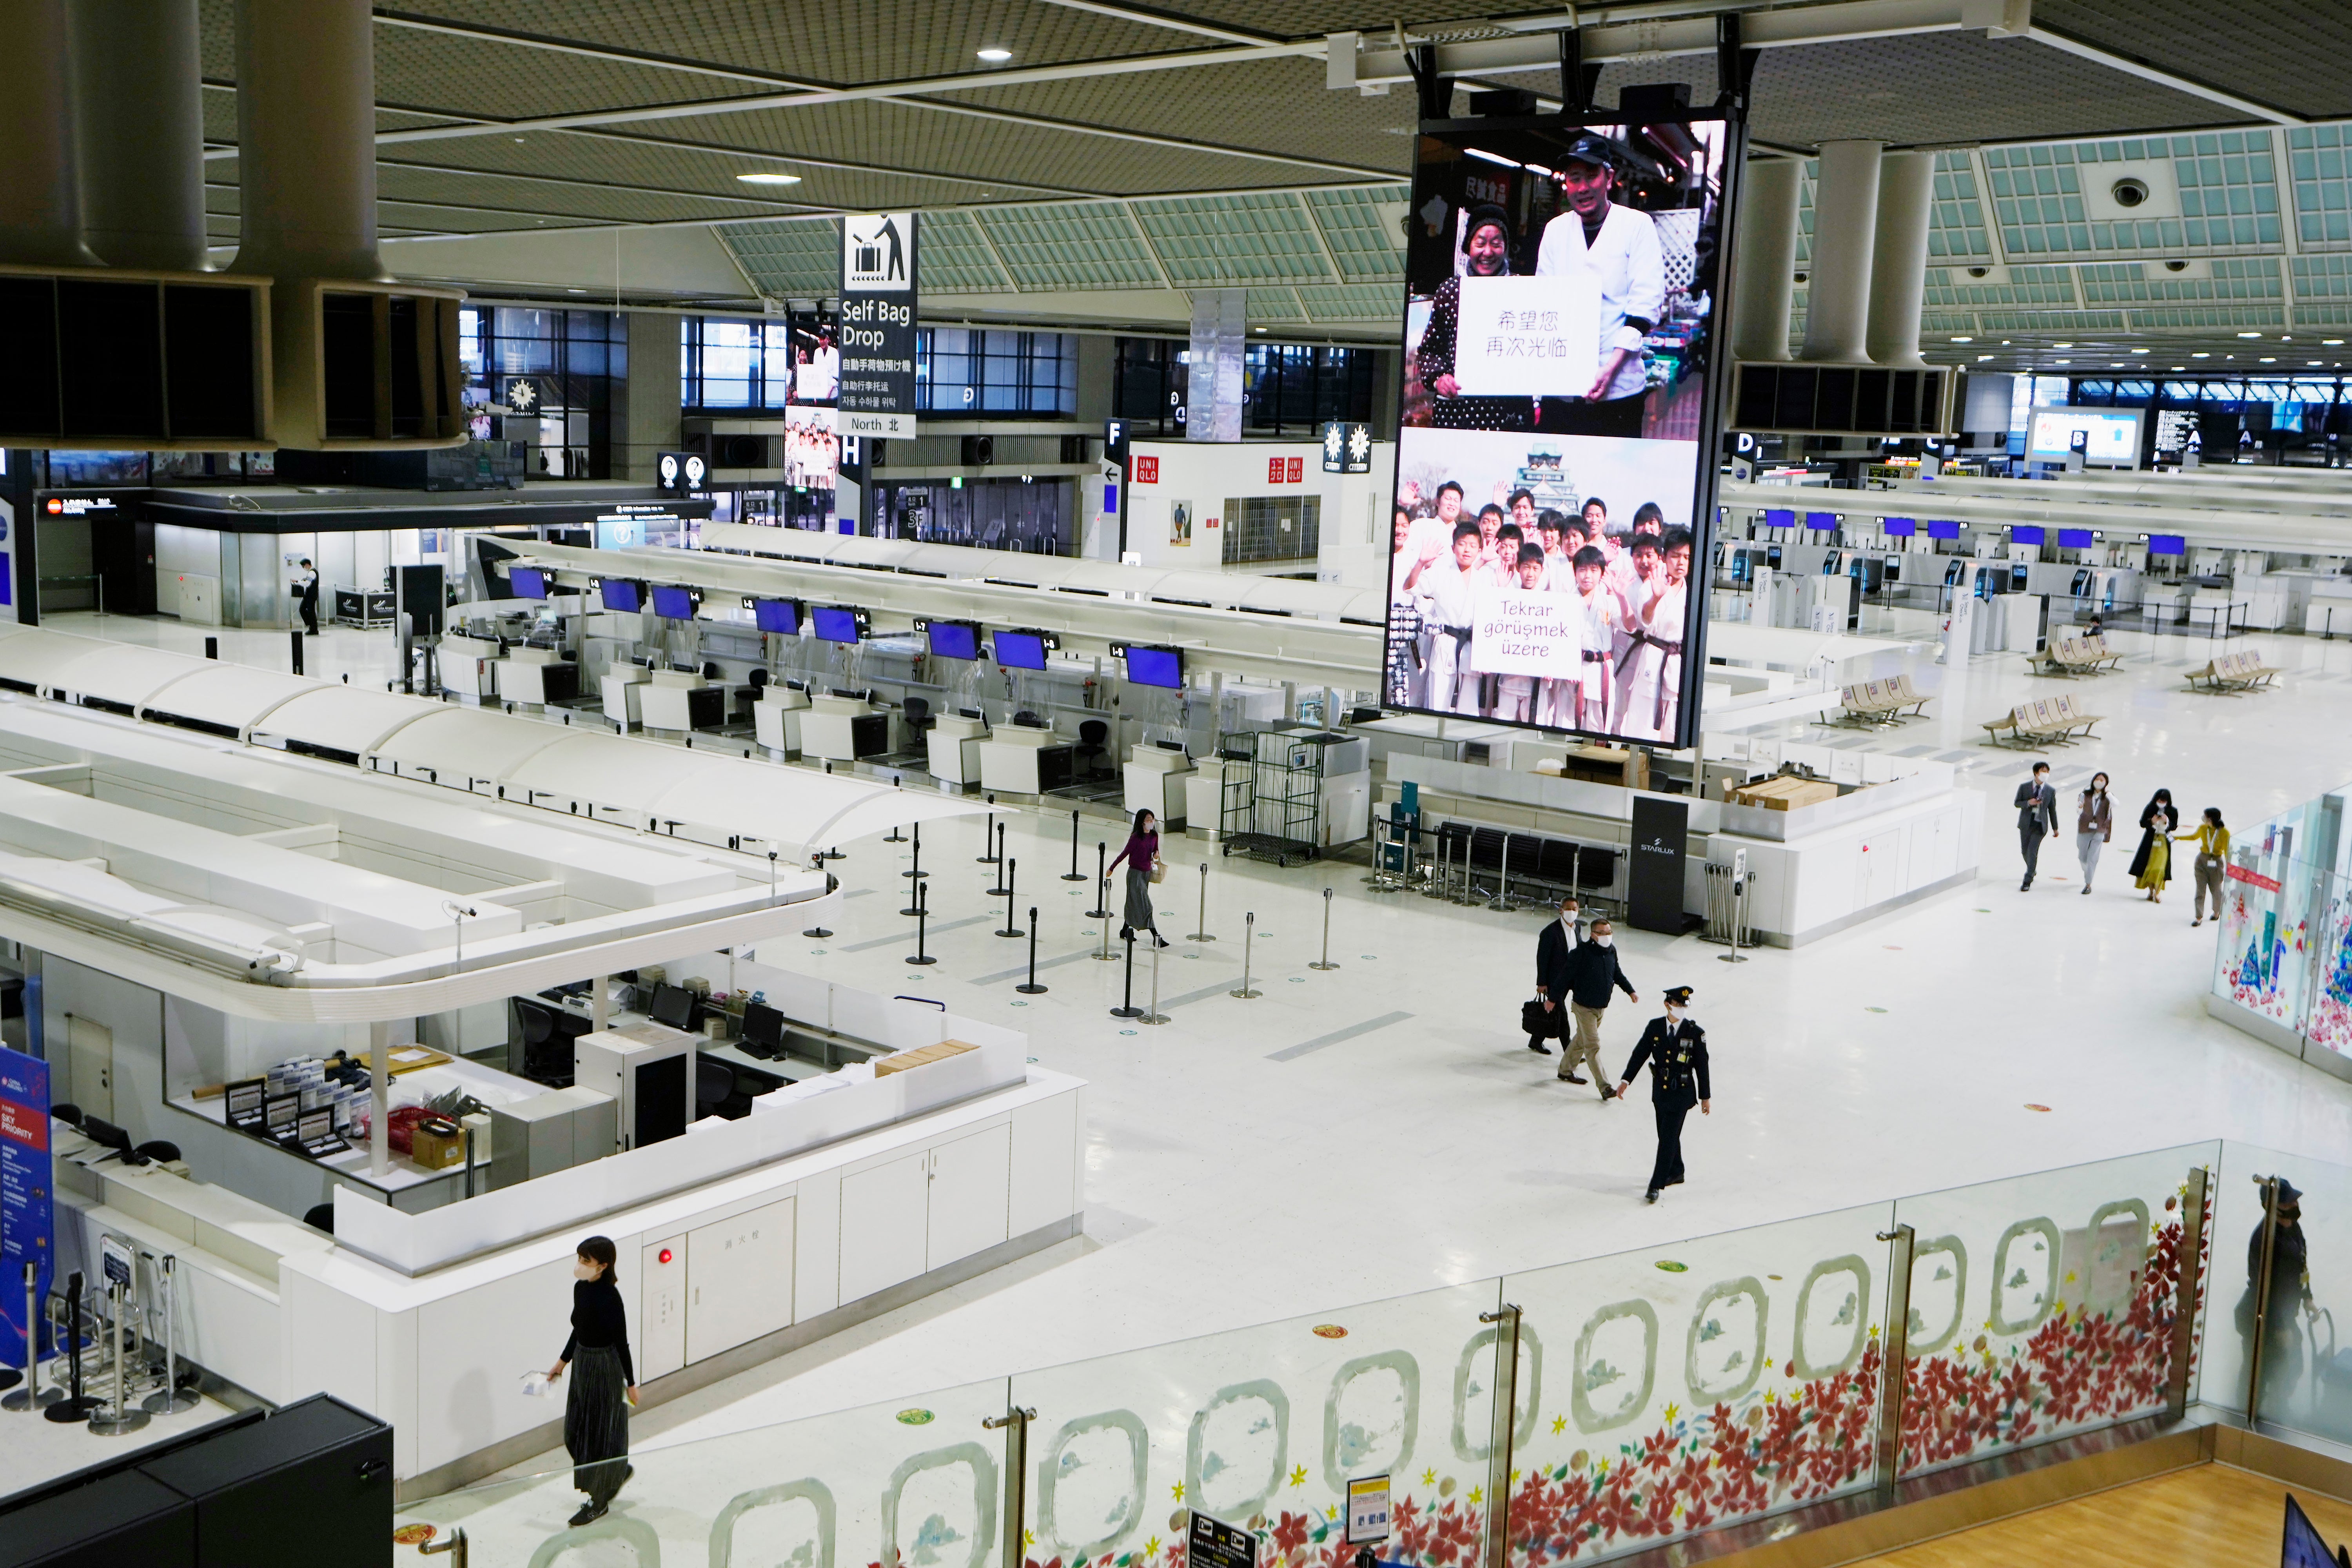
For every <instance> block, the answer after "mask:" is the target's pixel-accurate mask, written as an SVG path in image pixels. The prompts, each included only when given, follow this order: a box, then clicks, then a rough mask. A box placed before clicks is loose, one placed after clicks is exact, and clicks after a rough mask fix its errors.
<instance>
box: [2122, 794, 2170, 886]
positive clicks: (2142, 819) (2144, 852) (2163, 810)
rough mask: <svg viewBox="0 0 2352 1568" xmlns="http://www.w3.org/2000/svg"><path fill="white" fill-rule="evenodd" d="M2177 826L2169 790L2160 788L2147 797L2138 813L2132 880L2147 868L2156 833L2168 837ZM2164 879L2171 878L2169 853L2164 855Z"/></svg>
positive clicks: (2136, 878)
mask: <svg viewBox="0 0 2352 1568" xmlns="http://www.w3.org/2000/svg"><path fill="white" fill-rule="evenodd" d="M2179 826H2180V813H2179V810H2178V809H2177V808H2176V807H2175V806H2174V805H2173V804H2172V792H2171V791H2170V790H2168V789H2160V790H2158V791H2157V792H2156V794H2155V795H2151V796H2149V797H2148V803H2147V807H2146V809H2144V810H2143V811H2141V813H2140V814H2139V847H2138V848H2137V850H2135V851H2133V853H2132V863H2131V874H2132V880H2133V881H2135V882H2137V881H2138V880H2139V877H2140V873H2141V872H2143V871H2145V870H2147V857H2148V853H2149V851H2150V850H2151V849H2152V848H2153V847H2154V846H2155V844H2156V837H2157V835H2158V834H2159V833H2161V834H2163V835H2165V836H2166V837H2170V836H2171V833H2172V830H2173V829H2174V828H2176V827H2179ZM2168 847H2169V846H2168ZM2164 879H2165V880H2166V881H2168V882H2169V881H2171V880H2172V858H2171V857H2170V856H2169V855H2167V856H2166V857H2165V863H2164Z"/></svg>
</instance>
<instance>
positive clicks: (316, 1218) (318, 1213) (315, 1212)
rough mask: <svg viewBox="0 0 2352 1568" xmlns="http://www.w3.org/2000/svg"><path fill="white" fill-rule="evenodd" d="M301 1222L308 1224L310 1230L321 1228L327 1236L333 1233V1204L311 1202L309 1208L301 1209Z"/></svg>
mask: <svg viewBox="0 0 2352 1568" xmlns="http://www.w3.org/2000/svg"><path fill="white" fill-rule="evenodd" d="M302 1223H303V1224H304V1225H307V1226H310V1228H311V1229H312V1230H323V1231H325V1232H326V1233H327V1234H328V1235H329V1236H332V1235H334V1234H335V1205H332V1204H312V1205H310V1207H309V1208H307V1209H305V1210H303V1211H302Z"/></svg>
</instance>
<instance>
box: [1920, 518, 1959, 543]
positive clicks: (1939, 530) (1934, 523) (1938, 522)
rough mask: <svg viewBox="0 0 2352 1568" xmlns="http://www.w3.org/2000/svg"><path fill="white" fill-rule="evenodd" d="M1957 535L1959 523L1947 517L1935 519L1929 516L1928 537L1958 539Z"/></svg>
mask: <svg viewBox="0 0 2352 1568" xmlns="http://www.w3.org/2000/svg"><path fill="white" fill-rule="evenodd" d="M1959 536H1960V525H1959V524H1958V523H1957V522H1954V521H1950V520H1949V519H1937V518H1932V517H1931V518H1929V519H1928V520H1927V537H1928V538H1930V539H1958V537H1959Z"/></svg>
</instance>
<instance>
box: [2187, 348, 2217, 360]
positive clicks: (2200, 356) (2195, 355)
mask: <svg viewBox="0 0 2352 1568" xmlns="http://www.w3.org/2000/svg"><path fill="white" fill-rule="evenodd" d="M2212 357H2213V356H2212V355H2211V354H2209V353H2205V352H2204V351H2203V350H2202V349H2200V350H2199V351H2198V352H2197V353H2193V354H2190V355H2189V358H2190V359H2211V358H2212Z"/></svg>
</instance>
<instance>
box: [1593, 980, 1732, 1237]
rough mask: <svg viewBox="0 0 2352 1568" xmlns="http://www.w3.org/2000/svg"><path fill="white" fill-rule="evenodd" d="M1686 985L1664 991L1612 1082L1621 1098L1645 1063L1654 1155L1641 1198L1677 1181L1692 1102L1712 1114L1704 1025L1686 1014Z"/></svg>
mask: <svg viewBox="0 0 2352 1568" xmlns="http://www.w3.org/2000/svg"><path fill="white" fill-rule="evenodd" d="M1690 999H1691V988H1690V987H1689V986H1687V985H1677V986H1675V988H1674V989H1673V990H1671V991H1669V992H1667V993H1666V1015H1665V1016H1664V1017H1663V1018H1653V1019H1651V1020H1650V1026H1649V1027H1648V1028H1646V1029H1644V1030H1643V1031H1642V1043H1641V1044H1639V1045H1637V1046H1635V1047H1633V1058H1632V1059H1631V1060H1629V1061H1628V1062H1626V1064H1625V1072H1624V1076H1623V1077H1622V1079H1619V1081H1618V1084H1617V1098H1619V1099H1620V1100H1622V1099H1623V1098H1624V1097H1625V1091H1626V1090H1627V1089H1631V1088H1632V1087H1633V1079H1634V1078H1635V1077H1636V1076H1637V1075H1638V1074H1639V1073H1640V1072H1641V1070H1642V1064H1643V1062H1645V1061H1646V1062H1648V1063H1649V1064H1650V1107H1651V1109H1652V1110H1654V1112H1655V1113H1656V1115H1657V1120H1658V1157H1657V1160H1656V1162H1655V1163H1653V1164H1652V1165H1651V1167H1650V1190H1649V1194H1648V1197H1647V1200H1646V1201H1648V1202H1650V1203H1656V1202H1657V1201H1658V1193H1659V1191H1660V1189H1662V1188H1665V1187H1678V1186H1681V1185H1682V1184H1683V1118H1685V1117H1686V1116H1688V1115H1689V1114H1690V1109H1691V1107H1692V1106H1693V1105H1696V1106H1697V1107H1698V1112H1699V1114H1700V1115H1701V1116H1712V1115H1713V1114H1715V1111H1714V1108H1713V1106H1712V1105H1711V1104H1710V1103H1709V1102H1710V1101H1711V1100H1713V1099H1714V1091H1713V1089H1712V1087H1711V1086H1710V1085H1709V1084H1708V1082H1707V1078H1706V1030H1705V1029H1702V1028H1700V1027H1699V1026H1697V1025H1696V1023H1693V1022H1692V1021H1691V1017H1690Z"/></svg>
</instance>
